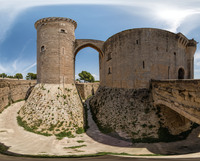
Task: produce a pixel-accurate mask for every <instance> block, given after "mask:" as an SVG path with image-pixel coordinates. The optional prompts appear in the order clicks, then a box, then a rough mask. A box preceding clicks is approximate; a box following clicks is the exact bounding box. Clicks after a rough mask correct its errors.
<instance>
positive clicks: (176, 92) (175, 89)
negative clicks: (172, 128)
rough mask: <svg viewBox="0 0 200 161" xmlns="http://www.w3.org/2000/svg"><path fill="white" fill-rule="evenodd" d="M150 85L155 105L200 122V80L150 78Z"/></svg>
mask: <svg viewBox="0 0 200 161" xmlns="http://www.w3.org/2000/svg"><path fill="white" fill-rule="evenodd" d="M151 85H152V94H153V100H154V104H155V105H163V106H165V107H166V108H171V109H172V110H174V111H176V112H178V113H179V114H180V115H182V116H185V117H186V118H188V119H189V120H192V121H194V122H196V123H198V124H200V106H199V103H200V92H199V87H200V80H152V81H151Z"/></svg>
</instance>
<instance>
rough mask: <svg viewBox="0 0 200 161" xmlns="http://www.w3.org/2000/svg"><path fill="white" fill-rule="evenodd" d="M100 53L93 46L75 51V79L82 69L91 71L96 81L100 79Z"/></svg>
mask: <svg viewBox="0 0 200 161" xmlns="http://www.w3.org/2000/svg"><path fill="white" fill-rule="evenodd" d="M99 68H100V54H99V52H98V51H97V50H95V49H93V48H91V47H85V48H82V49H80V50H79V51H78V52H77V53H75V80H77V79H79V76H78V74H79V73H81V72H82V71H87V72H89V73H91V74H92V75H93V76H94V78H95V81H100V71H99Z"/></svg>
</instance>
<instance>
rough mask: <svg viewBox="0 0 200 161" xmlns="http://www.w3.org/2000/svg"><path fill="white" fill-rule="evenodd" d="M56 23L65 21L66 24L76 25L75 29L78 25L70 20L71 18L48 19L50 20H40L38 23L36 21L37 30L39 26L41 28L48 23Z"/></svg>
mask: <svg viewBox="0 0 200 161" xmlns="http://www.w3.org/2000/svg"><path fill="white" fill-rule="evenodd" d="M55 21H65V22H70V23H72V24H73V25H74V27H75V29H76V27H77V23H76V21H74V20H72V19H70V18H64V17H48V18H43V19H40V20H38V21H36V23H35V28H36V29H37V28H38V26H40V25H41V24H44V23H47V22H55Z"/></svg>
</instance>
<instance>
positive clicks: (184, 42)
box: [177, 32, 189, 47]
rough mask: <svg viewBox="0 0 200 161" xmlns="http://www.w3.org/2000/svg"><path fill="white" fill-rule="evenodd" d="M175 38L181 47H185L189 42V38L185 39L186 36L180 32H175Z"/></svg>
mask: <svg viewBox="0 0 200 161" xmlns="http://www.w3.org/2000/svg"><path fill="white" fill-rule="evenodd" d="M177 39H178V44H179V45H181V46H183V47H187V44H188V42H189V40H188V39H187V37H185V36H184V35H183V34H182V33H180V32H179V33H177Z"/></svg>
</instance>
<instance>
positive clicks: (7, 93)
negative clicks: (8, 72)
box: [0, 79, 36, 111]
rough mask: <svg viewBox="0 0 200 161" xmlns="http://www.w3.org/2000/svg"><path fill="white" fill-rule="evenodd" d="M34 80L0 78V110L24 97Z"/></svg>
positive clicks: (34, 82)
mask: <svg viewBox="0 0 200 161" xmlns="http://www.w3.org/2000/svg"><path fill="white" fill-rule="evenodd" d="M35 84H36V81H29V80H13V79H0V111H3V109H4V108H5V107H6V106H8V105H10V104H11V103H13V102H16V101H18V100H22V99H25V97H26V94H27V92H28V90H29V88H30V87H31V86H34V85H35Z"/></svg>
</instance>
